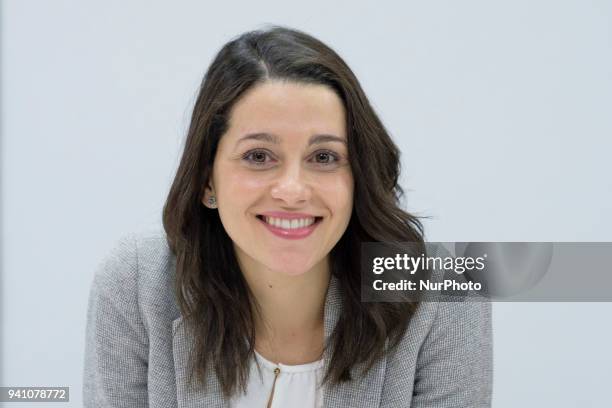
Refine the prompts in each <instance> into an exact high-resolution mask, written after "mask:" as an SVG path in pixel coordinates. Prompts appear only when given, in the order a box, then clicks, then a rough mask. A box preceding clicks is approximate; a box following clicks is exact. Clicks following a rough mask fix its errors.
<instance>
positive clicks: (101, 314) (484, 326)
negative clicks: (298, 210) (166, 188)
mask: <svg viewBox="0 0 612 408" xmlns="http://www.w3.org/2000/svg"><path fill="white" fill-rule="evenodd" d="M175 266H176V260H175V258H174V255H172V253H171V252H170V249H169V248H168V246H167V242H166V239H165V234H164V232H163V230H153V231H140V232H138V233H132V234H127V235H125V236H123V237H122V238H121V239H120V240H119V241H118V243H117V244H116V245H115V247H114V248H113V249H112V251H110V252H109V253H108V255H107V256H106V257H105V258H104V260H103V261H102V262H101V264H100V265H99V267H98V268H97V269H96V272H95V276H94V279H93V283H92V286H91V290H90V294H89V303H88V310H87V326H86V333H85V336H86V345H85V365H84V387H83V397H84V402H83V403H84V406H85V407H129V408H139V407H151V408H174V407H176V408H196V407H207V408H209V407H228V402H227V401H226V400H225V399H224V398H223V396H222V393H221V391H220V387H219V383H218V381H217V379H216V376H215V375H214V374H211V376H210V378H209V379H208V381H207V386H206V388H205V389H194V387H188V386H187V375H188V372H187V368H188V349H189V346H190V344H191V342H192V339H191V338H190V337H189V335H188V332H187V331H186V330H183V329H184V326H183V325H182V317H181V313H180V311H179V308H178V306H177V303H176V300H175V297H174V294H173V273H174V270H175ZM341 313H342V303H341V299H340V293H339V291H338V282H337V279H336V278H335V277H332V280H331V281H330V287H329V289H328V292H327V297H326V300H325V338H326V339H327V338H328V336H329V334H330V333H331V332H332V330H333V328H334V327H335V324H336V322H337V321H338V317H339V315H340V314H341ZM492 348H493V346H492V331H491V304H490V302H423V303H421V304H420V305H419V308H418V309H417V311H416V312H415V314H414V316H413V318H412V320H411V322H410V325H409V327H408V330H407V331H406V335H405V336H404V338H403V340H402V342H401V343H400V345H399V347H398V348H397V349H396V351H395V352H394V353H393V354H392V355H389V356H388V357H387V358H385V359H383V360H381V361H379V362H378V364H376V365H375V366H374V367H373V369H372V370H370V371H369V372H368V373H367V374H366V375H365V376H362V377H357V378H355V379H354V380H353V381H352V382H349V383H345V384H343V385H341V386H339V387H335V388H324V406H325V407H330V408H340V407H342V408H346V407H355V408H357V407H358V408H366V407H388V408H390V407H394V408H395V407H397V408H399V407H417V408H424V407H436V408H443V407H453V408H458V407H490V405H491V393H492V380H493V372H492ZM324 360H325V365H324V369H325V370H326V369H327V367H328V364H329V355H328V354H326V355H324ZM358 368H362V367H358Z"/></svg>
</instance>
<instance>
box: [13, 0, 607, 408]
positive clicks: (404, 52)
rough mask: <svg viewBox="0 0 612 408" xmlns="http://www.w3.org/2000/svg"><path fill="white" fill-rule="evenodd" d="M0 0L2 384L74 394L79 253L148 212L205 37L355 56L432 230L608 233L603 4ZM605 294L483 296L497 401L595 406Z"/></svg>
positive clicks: (160, 192)
mask: <svg viewBox="0 0 612 408" xmlns="http://www.w3.org/2000/svg"><path fill="white" fill-rule="evenodd" d="M289 3H291V2H282V1H275V2H243V4H241V5H239V4H236V2H214V3H213V2H210V5H207V4H205V2H203V1H200V2H195V1H193V2H174V3H172V5H171V6H170V5H169V4H170V3H169V2H151V1H128V2H126V1H109V0H106V1H98V2H85V1H76V0H75V1H44V0H41V1H24V0H12V1H4V2H3V4H2V21H1V23H2V157H1V159H2V169H1V170H2V180H1V183H2V200H1V203H2V204H1V205H2V217H1V220H2V246H1V251H2V273H3V277H2V304H1V307H2V329H3V331H2V381H1V384H2V385H5V386H8V385H12V386H37V385H40V386H42V385H47V386H52V385H57V386H70V388H71V398H72V402H71V404H70V406H73V407H79V406H81V384H82V383H81V377H82V364H83V348H84V330H85V311H86V304H87V297H88V290H89V285H90V283H91V279H92V276H93V273H94V269H95V267H96V266H97V264H98V263H99V262H100V260H101V259H102V257H103V256H104V255H105V254H106V252H107V251H108V250H109V248H110V247H111V246H112V245H113V243H114V242H115V240H116V239H117V238H118V237H119V236H120V235H121V234H123V233H126V232H130V231H134V230H137V229H139V228H141V227H143V226H146V225H149V224H150V223H155V222H159V218H160V211H161V206H162V204H163V201H164V199H165V197H166V193H167V190H168V188H169V185H170V182H171V180H172V176H173V172H174V171H175V168H176V166H177V164H178V160H179V154H180V148H181V143H182V140H183V137H184V135H185V132H186V129H187V125H188V120H189V116H190V113H191V108H192V105H193V102H194V98H195V95H196V91H197V87H198V85H199V83H200V80H201V78H202V75H203V73H204V71H205V69H206V67H207V66H208V64H209V63H210V62H211V59H212V57H213V56H214V54H215V53H216V52H217V51H218V49H219V48H220V47H221V45H222V44H223V43H225V42H226V41H227V40H229V39H230V38H231V37H233V36H234V35H236V34H238V33H241V32H243V31H245V30H249V29H253V28H258V27H260V26H261V25H262V24H263V23H278V24H283V25H288V26H291V27H295V28H299V29H303V30H305V31H307V32H309V33H311V34H313V35H315V36H317V37H318V38H320V39H321V40H323V41H325V42H327V43H328V44H329V45H330V46H332V47H333V48H334V49H336V50H337V51H338V52H339V53H340V55H341V56H343V57H344V58H345V60H346V61H347V63H348V64H349V65H350V66H351V67H352V68H353V70H354V72H355V73H356V75H357V77H358V78H359V79H360V81H361V83H362V85H363V87H364V89H365V91H366V93H367V94H368V96H369V98H370V100H371V102H372V104H373V105H374V107H375V108H376V110H377V112H378V113H379V114H380V116H381V118H382V119H383V121H384V123H385V124H386V126H387V127H388V129H389V131H390V132H391V133H392V135H393V137H394V138H395V140H396V142H397V143H398V145H399V146H400V147H401V150H402V152H403V179H402V184H403V185H404V186H405V188H406V190H407V208H408V209H410V210H412V211H414V212H416V213H417V214H421V215H430V216H432V217H433V218H432V219H430V220H427V221H426V227H427V238H428V239H429V240H431V241H472V240H481V241H485V240H491V241H505V240H507V241H513V240H515V241H530V240H531V241H612V232H611V229H612V215H611V211H610V210H611V209H612V205H611V203H612V182H611V180H610V174H612V166H611V165H610V164H609V161H607V158H608V157H609V154H610V151H611V150H612V143H611V142H610V136H611V135H612V119H611V115H610V112H611V110H612V109H611V108H612V49H611V48H612V47H611V38H612V36H611V32H610V18H611V14H612V6H611V4H610V2H609V1H583V0H575V1H558V0H557V1H553V0H551V1H536V0H513V1H504V2H500V1H421V2H415V1H410V2H402V3H403V4H400V2H395V1H394V2H388V3H386V4H385V3H383V2H379V4H378V6H375V5H374V4H373V3H374V2H367V3H357V2H355V1H335V2H331V1H309V2H296V3H295V4H289ZM610 316H612V304H609V303H607V304H606V303H581V304H579V303H565V304H563V303H555V304H550V303H549V304H543V303H538V304H536V303H533V304H517V303H507V304H504V303H498V304H495V305H494V319H495V320H494V336H495V338H494V342H495V346H494V347H495V383H494V406H495V407H499V408H502V407H512V408H514V407H517V406H525V407H552V406H554V407H578V406H580V407H601V406H604V405H606V404H607V403H609V397H608V393H607V391H608V388H609V383H610V379H611V374H610V368H609V367H610V366H611V365H612V351H611V350H610V346H609V345H610V344H611V343H612V329H611V324H610V323H611V317H610Z"/></svg>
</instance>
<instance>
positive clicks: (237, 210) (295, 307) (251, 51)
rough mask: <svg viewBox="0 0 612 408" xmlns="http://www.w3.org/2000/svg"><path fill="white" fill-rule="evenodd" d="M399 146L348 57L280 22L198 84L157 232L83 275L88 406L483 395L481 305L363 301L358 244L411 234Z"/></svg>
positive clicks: (352, 403)
mask: <svg viewBox="0 0 612 408" xmlns="http://www.w3.org/2000/svg"><path fill="white" fill-rule="evenodd" d="M398 176H399V151H398V149H397V147H396V146H395V144H394V143H393V142H392V140H391V138H390V137H389V135H388V133H387V132H386V130H385V128H384V126H383V125H382V123H381V122H380V120H379V118H378V117H377V115H376V114H375V112H374V110H373V109H372V107H371V106H370V104H369V103H368V100H367V98H366V96H365V94H364V92H363V90H362V89H361V86H360V85H359V83H358V81H357V79H356V78H355V76H354V74H353V73H352V72H351V70H350V69H349V67H348V66H347V65H346V64H345V62H344V61H343V60H342V59H341V58H340V57H339V56H338V55H337V54H336V53H335V52H334V51H333V50H331V49H330V48H329V47H327V46H326V45H324V44H323V43H321V42H320V41H318V40H316V39H315V38H313V37H311V36H309V35H307V34H305V33H303V32H300V31H297V30H291V29H288V28H284V27H278V26H275V27H272V28H270V29H268V30H264V31H259V30H258V31H253V32H248V33H245V34H243V35H241V36H239V37H237V38H236V39H234V40H232V41H230V42H229V43H228V44H226V45H225V46H224V47H223V48H222V49H221V50H220V51H219V53H218V54H217V56H216V58H215V60H214V61H213V63H212V65H211V66H210V68H209V69H208V72H207V73H206V75H205V78H204V80H203V82H202V86H201V89H200V93H199V96H198V98H197V101H196V104H195V108H194V111H193V115H192V120H191V125H190V128H189V132H188V136H187V140H186V145H185V149H184V153H183V156H182V159H181V162H180V165H179V168H178V171H177V174H176V177H175V179H174V182H173V184H172V187H171V190H170V193H169V195H168V198H167V201H166V204H165V207H164V212H163V226H164V231H159V232H150V233H144V232H141V233H138V234H130V235H129V236H126V237H124V238H123V239H122V240H121V241H120V243H119V244H118V245H117V247H116V248H115V249H114V250H113V252H112V253H111V254H110V255H109V256H108V257H107V259H106V260H105V262H104V263H103V265H101V267H100V268H99V269H98V271H97V273H96V276H95V280H94V283H93V286H92V289H91V294H90V303H89V311H88V323H87V343H86V360H85V378H84V383H85V386H84V397H85V406H88V407H94V406H95V407H119V406H121V407H123V406H125V407H147V406H148V407H160V408H161V407H164V408H166V407H194V408H195V407H221V406H231V407H262V408H263V407H319V406H325V407H485V406H490V399H491V380H492V368H491V364H492V363H491V358H492V356H491V351H492V345H491V316H490V304H489V303H486V302H485V303H483V302H462V303H458V302H422V303H412V302H388V303H385V302H361V301H360V300H361V299H360V272H359V271H360V265H359V259H360V255H359V254H360V250H361V243H362V242H389V241H393V242H406V241H410V242H415V243H418V244H419V245H421V247H422V245H423V230H422V226H421V223H420V222H419V221H418V219H417V218H416V217H414V216H412V215H410V214H408V213H406V212H405V211H403V210H402V209H400V208H399V204H398V203H399V199H400V197H401V196H402V193H403V192H402V189H401V187H400V186H399V185H397V180H398Z"/></svg>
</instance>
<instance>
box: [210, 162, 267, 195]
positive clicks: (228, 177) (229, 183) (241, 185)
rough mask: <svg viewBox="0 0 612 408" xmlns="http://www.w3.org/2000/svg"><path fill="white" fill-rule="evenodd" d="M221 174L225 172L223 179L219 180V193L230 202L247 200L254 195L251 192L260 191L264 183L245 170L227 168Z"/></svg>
mask: <svg viewBox="0 0 612 408" xmlns="http://www.w3.org/2000/svg"><path fill="white" fill-rule="evenodd" d="M221 174H225V176H224V177H223V180H220V183H219V187H220V188H219V189H218V191H219V194H220V195H221V196H223V197H227V198H226V200H227V201H229V202H232V203H239V202H243V201H244V200H249V199H250V198H252V197H254V195H253V194H256V193H258V192H261V191H262V188H263V187H264V185H265V183H264V181H263V180H262V179H261V178H259V177H253V176H252V175H250V174H248V173H245V172H241V171H236V170H233V171H232V170H228V171H226V172H225V173H221Z"/></svg>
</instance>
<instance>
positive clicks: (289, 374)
mask: <svg viewBox="0 0 612 408" xmlns="http://www.w3.org/2000/svg"><path fill="white" fill-rule="evenodd" d="M255 356H256V358H257V359H258V361H259V365H260V367H261V375H260V372H259V370H258V369H257V364H255V360H254V359H253V360H251V370H250V375H249V382H248V385H247V393H246V395H244V394H242V392H240V391H239V392H238V395H236V396H234V397H233V398H232V399H231V401H230V407H232V408H267V404H268V400H269V399H270V394H271V393H272V387H273V386H274V394H273V397H272V405H271V408H280V407H296V408H302V407H303V408H321V407H323V390H322V388H321V387H320V384H321V380H322V377H323V375H322V374H323V359H322V358H321V359H320V360H318V361H314V362H312V363H307V364H298V365H285V364H280V363H279V364H276V363H273V362H271V361H269V360H266V359H265V358H264V357H263V356H262V355H261V354H259V353H258V352H257V351H255ZM275 369H278V374H275ZM275 376H276V383H275V382H274V377H275Z"/></svg>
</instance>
